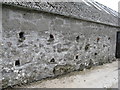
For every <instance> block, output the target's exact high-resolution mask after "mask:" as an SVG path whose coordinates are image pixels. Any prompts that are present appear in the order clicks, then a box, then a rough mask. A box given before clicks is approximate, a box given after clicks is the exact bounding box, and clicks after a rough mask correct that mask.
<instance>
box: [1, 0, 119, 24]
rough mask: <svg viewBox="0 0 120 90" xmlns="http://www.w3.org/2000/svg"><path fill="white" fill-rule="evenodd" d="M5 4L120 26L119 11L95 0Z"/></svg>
mask: <svg viewBox="0 0 120 90" xmlns="http://www.w3.org/2000/svg"><path fill="white" fill-rule="evenodd" d="M3 4H9V5H13V6H18V7H24V8H30V9H35V10H40V11H45V12H50V13H54V14H60V15H64V16H70V17H74V18H78V19H83V20H89V21H94V22H98V23H103V24H109V25H112V26H118V18H119V17H118V13H117V12H116V11H114V10H112V9H110V8H108V7H106V6H104V5H102V4H100V3H98V2H96V1H93V0H82V2H3Z"/></svg>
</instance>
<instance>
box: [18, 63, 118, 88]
mask: <svg viewBox="0 0 120 90" xmlns="http://www.w3.org/2000/svg"><path fill="white" fill-rule="evenodd" d="M118 71H119V69H118V61H115V62H113V63H109V64H104V65H102V66H96V67H93V68H91V69H90V70H87V69H86V70H84V71H75V72H72V73H69V74H67V75H63V76H59V77H57V78H54V79H45V80H42V81H38V82H34V83H31V84H29V85H25V86H21V87H20V88H118Z"/></svg>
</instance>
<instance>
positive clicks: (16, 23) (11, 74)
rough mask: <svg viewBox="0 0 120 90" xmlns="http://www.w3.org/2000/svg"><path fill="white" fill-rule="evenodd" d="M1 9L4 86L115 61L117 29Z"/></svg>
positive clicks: (34, 13) (93, 23) (62, 17)
mask: <svg viewBox="0 0 120 90" xmlns="http://www.w3.org/2000/svg"><path fill="white" fill-rule="evenodd" d="M2 10H3V12H2V16H3V19H2V25H3V27H2V30H3V31H2V34H3V36H2V40H3V42H2V50H3V51H4V52H3V53H2V54H0V56H1V55H2V56H1V57H2V76H3V77H2V86H3V87H7V86H11V85H16V84H21V83H29V82H32V81H37V80H41V79H43V78H47V77H55V76H57V75H61V74H65V73H68V72H71V71H74V70H83V69H85V68H87V69H89V68H91V67H92V66H96V65H102V64H105V63H110V62H112V61H113V60H114V59H115V48H116V32H117V31H120V29H119V28H118V26H116V27H115V26H110V25H109V24H108V25H104V24H98V23H95V22H89V21H84V20H80V19H74V18H71V17H66V16H61V15H55V14H50V13H45V12H41V11H33V10H28V9H21V8H17V7H16V8H15V7H11V6H9V7H8V6H7V5H3V8H2ZM0 33H1V32H0ZM0 50H1V49H0ZM0 52H1V51H0Z"/></svg>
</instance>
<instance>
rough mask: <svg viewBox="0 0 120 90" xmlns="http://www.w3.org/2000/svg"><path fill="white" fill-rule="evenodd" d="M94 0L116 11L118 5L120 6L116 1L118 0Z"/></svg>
mask: <svg viewBox="0 0 120 90" xmlns="http://www.w3.org/2000/svg"><path fill="white" fill-rule="evenodd" d="M95 1H97V2H99V3H101V4H103V5H105V6H107V7H109V8H111V9H113V10H115V11H117V12H118V6H119V8H120V3H119V5H118V2H119V1H120V0H95ZM119 11H120V9H119Z"/></svg>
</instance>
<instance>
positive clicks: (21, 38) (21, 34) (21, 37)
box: [19, 32, 25, 42]
mask: <svg viewBox="0 0 120 90" xmlns="http://www.w3.org/2000/svg"><path fill="white" fill-rule="evenodd" d="M19 38H20V39H19V41H20V42H23V41H24V40H25V36H24V32H20V33H19Z"/></svg>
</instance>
